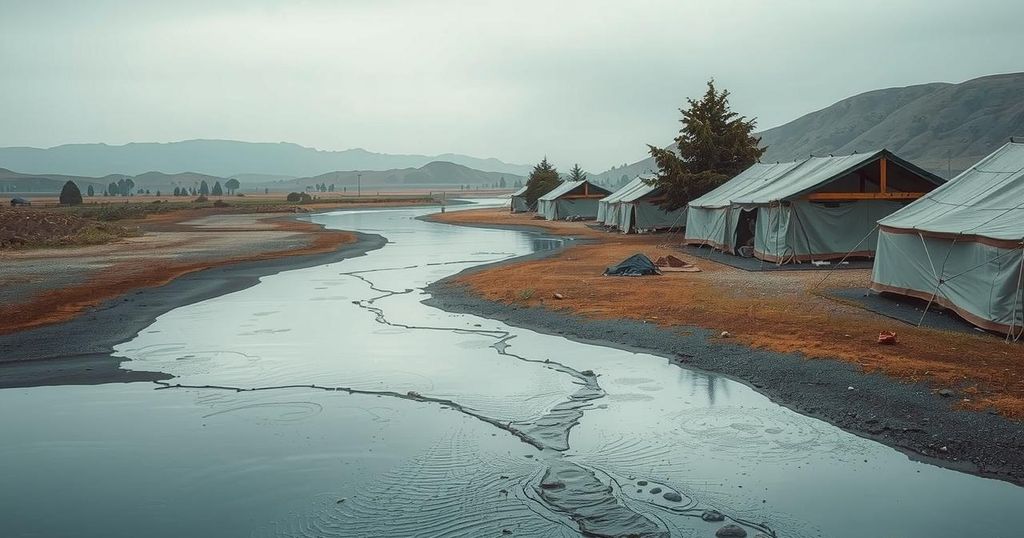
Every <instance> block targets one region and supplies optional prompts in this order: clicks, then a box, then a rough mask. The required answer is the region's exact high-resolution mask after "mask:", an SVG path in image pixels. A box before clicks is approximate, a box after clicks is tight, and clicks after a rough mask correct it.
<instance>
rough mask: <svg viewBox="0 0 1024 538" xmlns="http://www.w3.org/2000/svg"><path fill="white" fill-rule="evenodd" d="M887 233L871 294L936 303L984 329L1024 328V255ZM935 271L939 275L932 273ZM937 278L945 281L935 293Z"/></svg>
mask: <svg viewBox="0 0 1024 538" xmlns="http://www.w3.org/2000/svg"><path fill="white" fill-rule="evenodd" d="M899 232H900V231H899V230H893V231H889V230H882V231H880V232H879V234H878V243H877V255H876V258H875V265H874V269H873V271H872V274H871V289H872V290H873V291H876V292H892V293H899V294H902V295H908V296H911V297H917V298H919V299H922V300H925V301H928V300H932V299H933V296H934V302H935V303H937V304H939V305H941V306H944V307H946V308H949V309H951V310H953V311H955V312H956V313H957V314H959V315H960V316H962V317H963V318H965V319H967V320H968V321H970V322H971V323H973V324H975V325H977V326H979V327H982V328H984V329H988V330H992V331H1000V332H1017V331H1020V330H1021V327H1022V326H1024V297H1022V294H1024V290H1022V289H1021V274H1022V273H1021V271H1022V268H1024V249H1021V248H1005V247H999V246H994V245H990V244H986V243H981V242H976V241H960V242H957V241H954V240H952V239H946V238H939V237H933V236H928V235H918V234H917V233H913V232H911V231H910V230H906V231H905V232H909V233H899ZM933 267H934V269H933ZM937 277H941V278H942V279H943V283H942V285H941V286H938V287H936V282H937V280H938V278H937Z"/></svg>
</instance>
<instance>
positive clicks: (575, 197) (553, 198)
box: [537, 180, 611, 220]
mask: <svg viewBox="0 0 1024 538" xmlns="http://www.w3.org/2000/svg"><path fill="white" fill-rule="evenodd" d="M609 194H611V191H609V190H608V189H606V188H604V187H598V186H597V185H594V184H592V183H591V182H589V181H586V180H583V181H565V182H563V183H562V184H561V185H559V186H557V187H555V188H554V189H552V190H551V192H548V193H547V194H545V195H544V196H541V197H540V198H538V199H537V213H538V214H539V215H542V216H543V217H544V218H545V219H547V220H562V219H567V218H577V219H593V218H596V217H597V202H598V200H600V199H601V198H604V197H605V196H607V195H609Z"/></svg>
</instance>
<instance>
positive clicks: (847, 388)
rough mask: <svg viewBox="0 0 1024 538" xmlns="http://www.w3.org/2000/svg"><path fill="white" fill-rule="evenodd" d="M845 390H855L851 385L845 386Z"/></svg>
mask: <svg viewBox="0 0 1024 538" xmlns="http://www.w3.org/2000/svg"><path fill="white" fill-rule="evenodd" d="M846 390H856V389H854V388H853V387H846Z"/></svg>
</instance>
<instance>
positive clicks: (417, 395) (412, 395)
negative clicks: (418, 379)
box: [405, 390, 423, 398]
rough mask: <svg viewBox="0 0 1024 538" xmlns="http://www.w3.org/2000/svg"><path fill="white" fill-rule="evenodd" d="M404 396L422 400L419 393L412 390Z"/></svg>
mask: <svg viewBox="0 0 1024 538" xmlns="http://www.w3.org/2000/svg"><path fill="white" fill-rule="evenodd" d="M405 395H406V396H408V397H410V398H422V397H423V396H422V395H420V393H418V392H416V391H414V390H410V391H409V392H406V393H405Z"/></svg>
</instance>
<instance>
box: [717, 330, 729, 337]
mask: <svg viewBox="0 0 1024 538" xmlns="http://www.w3.org/2000/svg"><path fill="white" fill-rule="evenodd" d="M718 336H720V337H721V338H729V337H731V336H732V335H731V334H729V331H722V334H720V335H718Z"/></svg>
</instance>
